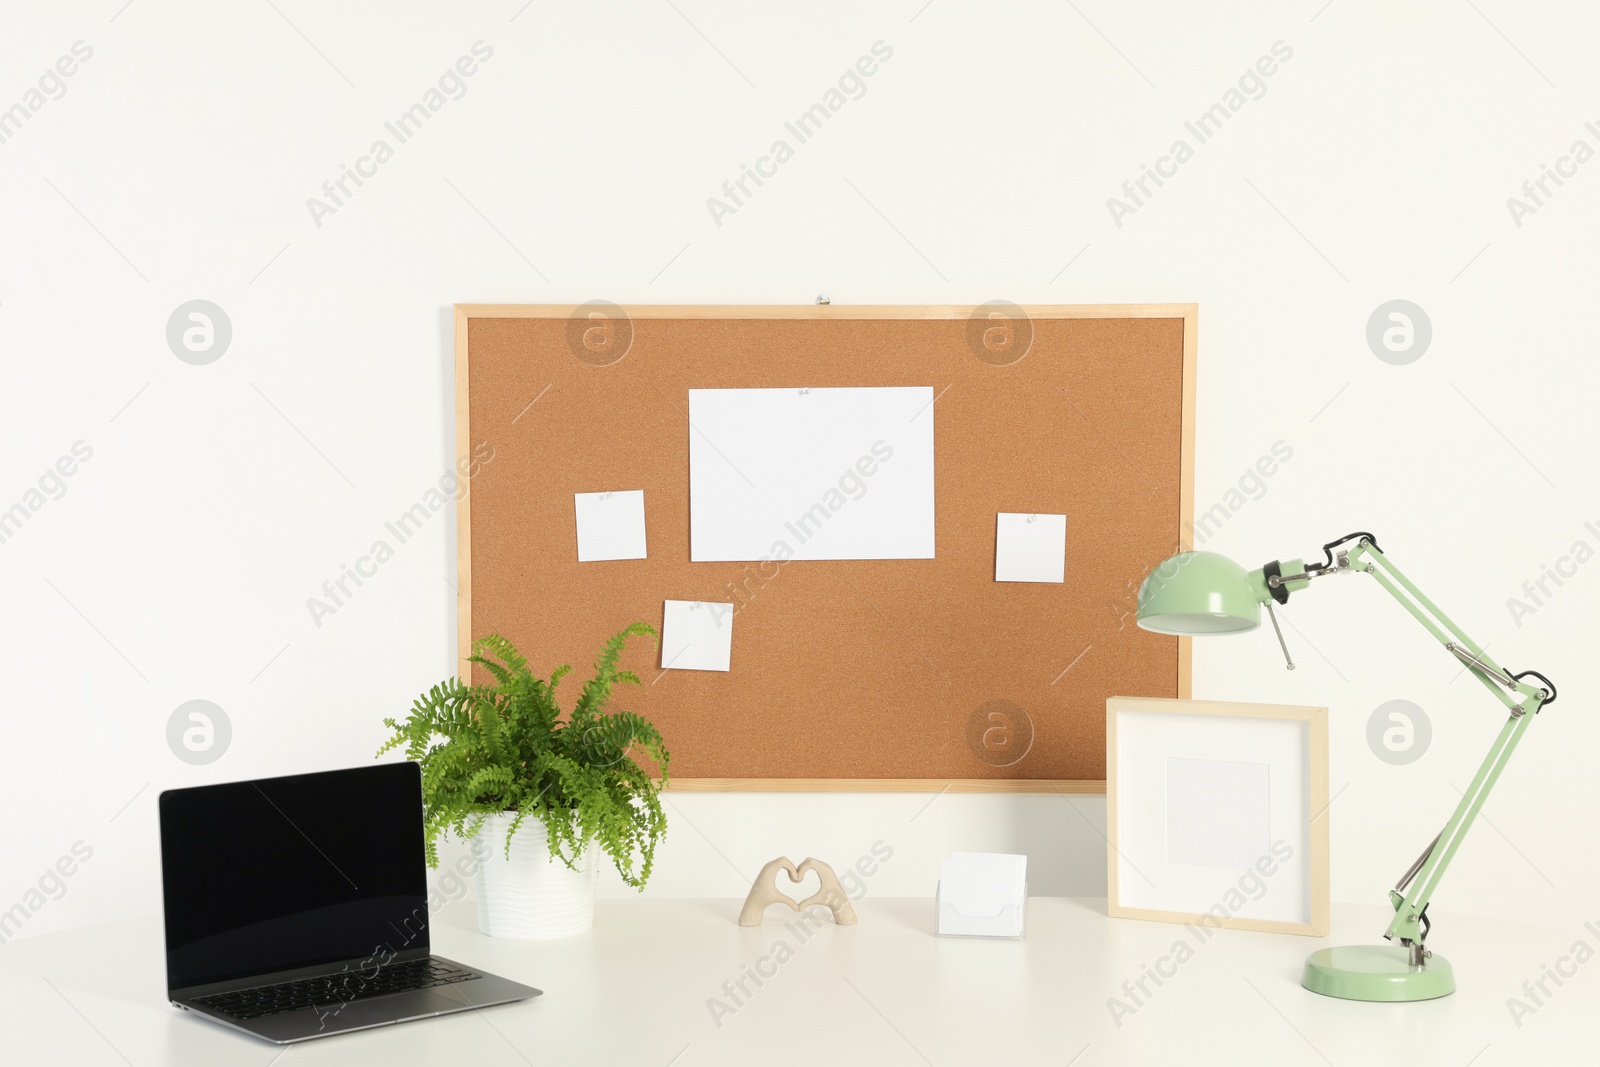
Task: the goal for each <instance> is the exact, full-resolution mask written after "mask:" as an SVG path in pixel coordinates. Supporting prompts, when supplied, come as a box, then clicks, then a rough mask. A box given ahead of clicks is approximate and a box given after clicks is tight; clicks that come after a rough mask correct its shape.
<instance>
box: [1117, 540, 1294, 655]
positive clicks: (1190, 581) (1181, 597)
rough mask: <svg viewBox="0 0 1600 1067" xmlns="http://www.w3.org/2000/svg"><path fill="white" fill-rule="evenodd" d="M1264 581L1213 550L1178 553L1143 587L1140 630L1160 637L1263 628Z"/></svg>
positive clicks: (1145, 582)
mask: <svg viewBox="0 0 1600 1067" xmlns="http://www.w3.org/2000/svg"><path fill="white" fill-rule="evenodd" d="M1268 595H1269V594H1268V593H1267V586H1266V580H1265V579H1264V578H1263V576H1262V574H1261V572H1260V571H1253V572H1247V571H1246V570H1245V569H1244V568H1243V567H1241V566H1239V565H1238V564H1237V563H1235V562H1234V561H1233V560H1231V559H1229V558H1228V557H1227V556H1223V555H1218V554H1217V553H1215V552H1180V553H1178V554H1177V555H1176V556H1173V557H1171V558H1170V559H1166V560H1163V561H1162V562H1161V563H1160V564H1159V565H1158V566H1157V567H1156V568H1155V569H1154V570H1152V571H1151V572H1150V575H1149V577H1147V578H1145V580H1144V584H1143V585H1141V586H1140V587H1139V617H1138V622H1139V626H1140V627H1142V628H1143V629H1146V630H1149V631H1151V632H1153V633H1158V634H1179V635H1187V634H1236V633H1244V632H1246V631H1248V630H1254V629H1255V628H1256V627H1257V626H1260V625H1261V605H1262V604H1263V603H1265V602H1266V599H1267V596H1268Z"/></svg>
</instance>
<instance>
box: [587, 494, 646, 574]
mask: <svg viewBox="0 0 1600 1067" xmlns="http://www.w3.org/2000/svg"><path fill="white" fill-rule="evenodd" d="M572 507H573V511H574V512H575V513H576V515H577V518H578V562H579V563H590V562H594V561H597V560H606V559H644V558H645V548H644V490H643V489H629V490H625V491H623V492H620V493H573V494H572Z"/></svg>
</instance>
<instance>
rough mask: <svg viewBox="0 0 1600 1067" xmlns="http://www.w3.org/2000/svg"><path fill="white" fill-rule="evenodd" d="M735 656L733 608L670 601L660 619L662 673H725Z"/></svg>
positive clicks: (731, 606) (707, 602) (716, 604)
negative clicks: (733, 655)
mask: <svg viewBox="0 0 1600 1067" xmlns="http://www.w3.org/2000/svg"><path fill="white" fill-rule="evenodd" d="M732 653H733V605H732V604H718V603H715V602H712V601H703V600H669V601H667V602H666V610H665V611H664V612H663V613H662V619H661V669H662V670H666V671H725V670H727V669H728V661H729V659H730V658H731V657H732Z"/></svg>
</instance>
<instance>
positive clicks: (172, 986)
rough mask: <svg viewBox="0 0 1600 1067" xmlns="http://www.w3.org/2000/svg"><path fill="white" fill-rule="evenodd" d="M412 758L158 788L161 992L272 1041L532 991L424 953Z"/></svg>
mask: <svg viewBox="0 0 1600 1067" xmlns="http://www.w3.org/2000/svg"><path fill="white" fill-rule="evenodd" d="M422 816H423V810H422V772H421V769H420V768H419V767H418V766H417V765H416V764H415V763H385V764H377V765H374V766H371V767H362V768H358V769H355V770H345V771H325V772H322V773H319V774H295V775H289V776H286V777H282V778H259V779H256V780H255V781H250V782H230V783H227V784H225V785H206V786H198V787H196V788H192V789H169V790H167V791H166V792H164V793H162V794H161V882H162V896H163V898H164V906H165V911H166V946H167V999H168V1000H170V1001H171V1002H172V1003H173V1005H174V1006H176V1007H179V1008H182V1009H183V1010H184V1011H191V1012H196V1013H198V1014H200V1015H203V1016H205V1017H206V1018H208V1019H211V1020H212V1021H214V1022H219V1023H221V1024H222V1025H224V1026H229V1027H232V1028H233V1029H235V1030H242V1031H244V1032H245V1033H247V1034H254V1035H255V1036H256V1037H259V1038H264V1039H266V1040H267V1041H271V1042H274V1043H277V1044H289V1043H291V1042H296V1041H307V1040H310V1039H311V1038H316V1037H328V1036H330V1035H332V1034H341V1033H346V1032H348V1031H351V1030H367V1029H370V1028H372V1027H375V1026H387V1025H389V1024H390V1023H400V1022H407V1021H409V1020H412V1019H426V1018H430V1017H432V1016H435V1015H449V1014H451V1013H452V1012H458V1011H468V1010H475V1009H477V1008H485V1007H489V1006H490V1005H494V1004H506V1003H509V1002H511V1001H516V1000H524V999H526V998H528V997H536V996H538V995H539V994H540V990H537V989H534V988H532V987H530V986H525V985H522V984H521V983H518V982H512V981H508V980H507V979H504V978H497V977H495V976H494V975H492V974H486V973H484V972H483V971H480V970H477V969H476V968H473V967H468V966H466V965H464V964H460V963H456V962H455V961H453V960H447V959H444V958H442V957H439V956H435V955H433V953H432V952H431V951H430V949H429V942H428V927H429V921H430V919H431V916H430V915H429V913H428V888H427V875H426V870H425V868H426V863H425V859H424V853H423V834H422Z"/></svg>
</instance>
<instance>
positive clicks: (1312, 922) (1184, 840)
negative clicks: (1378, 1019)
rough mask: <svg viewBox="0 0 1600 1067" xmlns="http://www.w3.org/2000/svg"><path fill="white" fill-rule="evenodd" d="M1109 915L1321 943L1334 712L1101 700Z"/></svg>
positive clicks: (1324, 928)
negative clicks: (1103, 709)
mask: <svg viewBox="0 0 1600 1067" xmlns="http://www.w3.org/2000/svg"><path fill="white" fill-rule="evenodd" d="M1106 844H1107V849H1106V869H1107V889H1108V893H1107V905H1106V911H1107V913H1108V914H1109V915H1111V916H1112V917H1114V918H1124V919H1152V920H1156V921H1160V922H1174V923H1187V924H1191V925H1205V926H1210V927H1214V928H1223V929H1236V930H1264V931H1270V932H1274V933H1290V934H1304V935H1307V936H1311V937H1324V936H1326V935H1327V933H1328V912H1329V890H1328V710H1327V709H1326V708H1314V707H1299V706H1294V705H1281V704H1239V703H1229V702H1222V701H1209V700H1171V699H1165V698H1154V697H1112V698H1110V699H1109V700H1107V701H1106Z"/></svg>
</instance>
